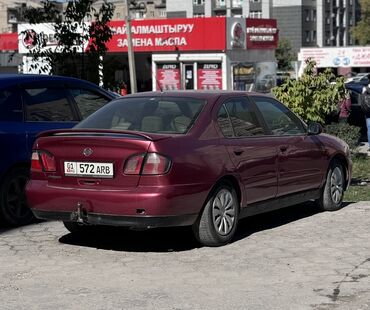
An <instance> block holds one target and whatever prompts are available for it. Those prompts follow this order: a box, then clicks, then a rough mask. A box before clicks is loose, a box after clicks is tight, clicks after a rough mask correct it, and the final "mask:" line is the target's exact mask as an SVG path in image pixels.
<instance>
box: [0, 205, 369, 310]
mask: <svg viewBox="0 0 370 310" xmlns="http://www.w3.org/2000/svg"><path fill="white" fill-rule="evenodd" d="M0 309H1V310H3V309H12V310H13V309H173V310H175V309H176V310H177V309H192V310H193V309H261V310H262V309H295V310H296V309H322V310H326V309H370V203H357V204H350V205H348V206H346V207H345V208H343V209H342V210H340V211H337V212H333V213H329V212H324V213H319V212H317V211H316V210H315V209H314V208H313V207H312V205H310V204H307V205H301V206H299V207H293V208H288V209H285V210H280V211H277V212H273V213H270V214H265V215H260V216H255V217H252V218H248V219H246V220H243V221H242V222H241V225H240V227H239V230H238V232H237V240H236V241H235V242H233V243H232V244H230V245H227V246H224V247H221V248H206V247H202V248H201V247H198V245H197V243H196V242H195V241H194V239H193V238H192V237H191V235H190V234H189V232H188V231H187V230H186V229H162V230H155V231H149V232H148V231H147V232H131V231H125V230H121V229H114V230H111V231H104V232H101V233H100V234H99V235H97V236H92V238H91V239H88V240H83V239H80V240H79V239H76V238H73V237H72V236H71V235H70V234H68V232H67V230H66V229H65V228H64V227H63V225H62V224H61V223H57V222H48V223H46V222H43V223H38V224H34V225H29V226H27V227H23V228H16V229H8V230H7V229H4V228H0Z"/></svg>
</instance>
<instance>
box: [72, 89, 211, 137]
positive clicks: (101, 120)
mask: <svg viewBox="0 0 370 310" xmlns="http://www.w3.org/2000/svg"><path fill="white" fill-rule="evenodd" d="M205 103H206V101H205V100H201V99H195V98H177V97H165V96H162V97H140V98H133V97H131V98H122V99H119V100H116V101H113V102H112V103H110V104H108V105H107V106H105V107H103V108H102V109H100V110H99V111H97V112H96V113H94V114H92V115H91V116H90V117H88V118H87V119H85V120H84V121H82V122H81V123H79V124H78V125H77V126H75V128H93V129H112V130H124V131H127V130H130V131H142V132H149V133H174V134H185V133H187V132H188V131H189V129H190V128H191V126H192V125H193V124H194V122H195V120H196V118H197V116H198V115H199V113H200V111H201V110H202V108H203V106H204V105H205Z"/></svg>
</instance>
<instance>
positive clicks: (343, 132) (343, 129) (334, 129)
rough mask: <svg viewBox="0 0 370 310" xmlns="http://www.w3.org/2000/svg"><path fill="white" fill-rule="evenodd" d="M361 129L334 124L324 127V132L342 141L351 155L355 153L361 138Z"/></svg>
mask: <svg viewBox="0 0 370 310" xmlns="http://www.w3.org/2000/svg"><path fill="white" fill-rule="evenodd" d="M360 130H361V128H360V127H357V126H352V125H349V124H347V123H335V124H330V125H326V126H325V127H324V132H325V133H328V134H330V135H333V136H336V137H338V138H340V139H342V140H344V141H345V142H346V143H347V144H348V146H349V148H350V149H351V151H352V153H354V152H355V150H356V148H357V146H358V144H359V141H360V137H361V133H360Z"/></svg>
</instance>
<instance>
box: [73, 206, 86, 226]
mask: <svg viewBox="0 0 370 310" xmlns="http://www.w3.org/2000/svg"><path fill="white" fill-rule="evenodd" d="M71 221H73V222H77V223H79V224H89V223H88V220H87V211H86V209H84V208H83V206H82V203H81V202H78V203H77V210H76V211H74V212H72V213H71Z"/></svg>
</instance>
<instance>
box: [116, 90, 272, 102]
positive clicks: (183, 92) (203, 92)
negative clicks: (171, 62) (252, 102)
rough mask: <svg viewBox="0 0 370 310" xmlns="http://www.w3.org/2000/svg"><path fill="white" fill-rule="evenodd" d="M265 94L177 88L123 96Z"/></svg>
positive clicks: (259, 94) (193, 96) (192, 96)
mask: <svg viewBox="0 0 370 310" xmlns="http://www.w3.org/2000/svg"><path fill="white" fill-rule="evenodd" d="M222 95H224V96H238V95H239V96H245V95H247V96H251V95H257V96H265V97H268V96H267V95H265V94H261V93H255V92H247V91H230V90H176V91H163V92H161V91H150V92H142V93H136V94H130V95H126V96H124V97H121V99H122V98H130V97H161V96H173V97H186V98H199V99H213V100H216V99H217V98H219V97H220V96H222Z"/></svg>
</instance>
